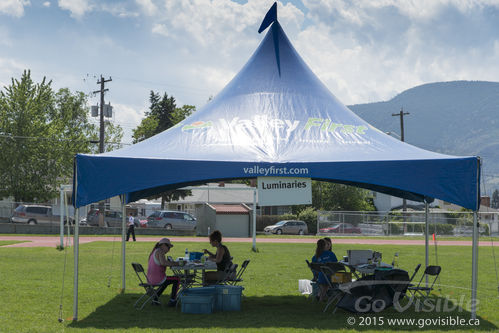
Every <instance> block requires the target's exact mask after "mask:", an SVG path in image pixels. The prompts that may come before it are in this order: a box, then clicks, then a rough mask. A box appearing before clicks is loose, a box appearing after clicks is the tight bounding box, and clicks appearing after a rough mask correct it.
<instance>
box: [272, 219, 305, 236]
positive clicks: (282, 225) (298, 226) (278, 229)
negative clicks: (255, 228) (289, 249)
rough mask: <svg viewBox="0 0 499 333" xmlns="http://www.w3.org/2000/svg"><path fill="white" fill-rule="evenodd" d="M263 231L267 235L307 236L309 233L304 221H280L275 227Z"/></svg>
mask: <svg viewBox="0 0 499 333" xmlns="http://www.w3.org/2000/svg"><path fill="white" fill-rule="evenodd" d="M263 231H265V232H266V233H273V234H277V235H281V234H295V235H305V234H306V233H308V227H307V224H306V223H305V222H303V221H294V220H292V221H279V222H277V223H276V224H274V225H269V226H266V227H265V228H264V229H263Z"/></svg>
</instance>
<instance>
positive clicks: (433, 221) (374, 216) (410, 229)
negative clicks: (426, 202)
mask: <svg viewBox="0 0 499 333" xmlns="http://www.w3.org/2000/svg"><path fill="white" fill-rule="evenodd" d="M478 217H479V223H480V227H479V232H480V234H481V235H489V234H491V235H498V234H499V230H498V229H499V213H497V212H480V213H479V214H478ZM428 222H429V230H430V233H431V234H433V233H434V234H436V235H447V236H471V235H472V232H473V213H472V212H455V211H438V212H435V211H431V210H430V213H429V214H428ZM317 230H318V235H331V234H333V235H350V236H351V235H357V236H360V235H363V236H393V235H405V236H418V235H424V231H425V212H421V211H409V212H401V211H390V212H362V211H360V212H340V211H318V212H317Z"/></svg>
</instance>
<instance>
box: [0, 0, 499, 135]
mask: <svg viewBox="0 0 499 333" xmlns="http://www.w3.org/2000/svg"><path fill="white" fill-rule="evenodd" d="M273 2H274V1H273V0H247V1H246V0H239V1H236V0H234V1H231V0H122V1H115V0H105V1H104V0H48V1H44V0H0V89H4V88H3V87H4V86H6V85H9V84H10V82H11V78H19V77H20V76H21V74H22V72H23V71H24V70H25V69H29V70H31V74H32V76H33V78H34V79H35V81H37V82H39V81H41V79H42V78H43V77H46V78H48V79H51V80H52V86H53V87H54V88H55V89H59V88H64V87H68V88H69V89H71V90H72V91H83V92H85V93H88V94H89V105H95V104H97V102H98V101H99V100H98V96H93V95H91V94H90V93H91V92H92V91H95V90H98V89H99V86H98V85H97V80H98V79H99V77H100V75H103V77H104V78H105V79H108V78H112V81H111V82H109V83H106V87H107V88H109V92H108V93H106V97H105V99H106V102H110V103H111V104H112V105H113V107H114V111H115V114H114V116H113V121H114V122H115V123H117V124H119V125H120V126H121V127H122V128H123V129H124V131H125V136H124V139H123V141H124V142H125V143H126V142H131V131H132V129H134V128H135V127H136V126H137V125H138V124H139V123H140V121H141V119H142V118H143V117H144V112H145V111H147V109H148V106H149V94H150V91H151V90H154V91H155V92H159V93H161V94H163V93H167V94H168V95H169V96H173V97H175V98H176V100H177V105H178V106H181V105H183V104H190V105H195V106H196V107H197V108H198V109H199V108H201V107H202V106H203V105H204V104H206V102H207V101H208V99H209V98H210V97H212V96H216V94H217V93H218V92H219V91H221V90H222V88H223V87H224V86H225V85H226V84H227V83H228V82H229V81H230V80H231V79H232V78H233V77H234V76H235V75H236V74H237V73H238V72H239V70H240V69H241V68H242V67H243V66H244V64H245V63H246V61H247V60H249V58H250V57H251V55H252V54H253V52H254V51H255V50H256V48H257V47H258V45H259V43H260V42H261V40H262V39H263V37H264V33H262V34H258V32H257V31H258V28H259V26H260V23H261V21H262V19H263V17H264V16H265V13H266V12H267V10H268V9H269V8H270V6H271V5H272V4H273ZM278 18H279V22H280V23H281V25H282V27H283V29H284V31H285V32H286V34H287V36H288V38H289V39H290V41H291V42H292V44H293V45H294V47H295V48H296V49H297V51H298V53H299V54H300V55H301V56H302V57H303V59H304V60H305V62H306V63H307V64H308V65H309V67H310V68H311V69H312V70H313V72H314V73H315V74H316V75H317V76H318V77H319V78H320V79H321V80H322V81H323V82H324V84H325V85H326V86H327V87H328V88H329V89H330V90H331V92H332V93H333V94H334V95H335V96H336V97H338V98H339V99H340V101H342V102H343V103H344V104H346V105H350V104H361V103H370V102H378V101H384V100H389V99H391V98H392V97H394V96H395V95H397V94H398V93H400V92H402V91H404V90H406V89H408V88H412V87H414V86H417V85H421V84H425V83H430V82H438V81H453V80H483V81H498V78H499V60H498V59H499V0H482V1H478V0H398V1H397V0H351V1H346V0H290V1H279V2H278Z"/></svg>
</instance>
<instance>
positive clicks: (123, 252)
mask: <svg viewBox="0 0 499 333" xmlns="http://www.w3.org/2000/svg"><path fill="white" fill-rule="evenodd" d="M121 217H122V220H121V292H122V293H124V292H125V287H126V283H125V264H126V207H125V195H124V194H123V195H122V196H121Z"/></svg>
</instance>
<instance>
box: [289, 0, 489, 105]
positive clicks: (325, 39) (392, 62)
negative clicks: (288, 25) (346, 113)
mask: <svg viewBox="0 0 499 333" xmlns="http://www.w3.org/2000/svg"><path fill="white" fill-rule="evenodd" d="M303 3H304V5H305V6H306V7H307V8H308V12H307V14H306V15H307V17H306V19H307V22H309V25H308V26H307V27H306V28H305V29H302V31H301V32H300V33H299V34H298V36H297V38H295V39H292V42H293V43H294V44H295V46H296V48H297V49H298V52H299V53H300V54H301V55H302V56H303V57H304V59H305V60H306V62H307V63H308V64H309V65H310V67H311V68H312V69H313V70H314V72H315V73H316V74H317V75H318V76H319V77H320V78H321V80H322V81H323V82H324V83H325V84H326V85H327V86H328V87H329V89H330V90H331V91H332V92H333V93H334V94H335V95H336V96H337V97H338V98H339V99H340V100H342V102H344V103H345V104H353V103H366V102H375V101H380V100H386V99H390V98H391V97H393V96H394V95H395V94H397V93H400V92H402V91H403V90H405V89H408V88H411V87H414V86H416V85H419V84H423V83H428V82H435V81H451V80H497V79H496V78H497V75H498V74H499V69H496V67H497V66H496V65H494V58H495V57H497V54H498V52H497V51H498V50H497V49H496V45H498V44H499V42H498V39H499V38H498V35H497V31H498V29H499V23H495V22H496V21H497V20H496V19H495V18H496V17H497V15H498V14H499V1H492V0H491V1H482V2H476V1H467V0H460V1H458V0H455V1H446V0H431V1H395V0H380V1H367V0H366V1H363V0H358V1H341V0H338V1H320V0H304V1H303ZM496 59H497V58H496Z"/></svg>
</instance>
